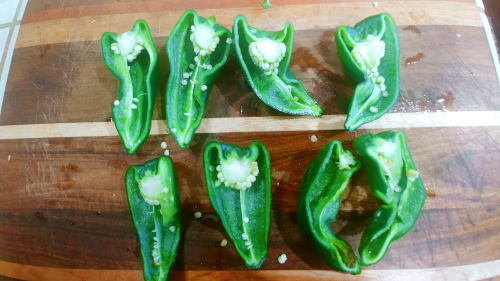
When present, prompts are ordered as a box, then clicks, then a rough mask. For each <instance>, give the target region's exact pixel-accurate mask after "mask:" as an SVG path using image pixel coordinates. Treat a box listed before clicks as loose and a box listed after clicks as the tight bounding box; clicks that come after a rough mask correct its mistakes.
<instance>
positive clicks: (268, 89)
mask: <svg viewBox="0 0 500 281" xmlns="http://www.w3.org/2000/svg"><path fill="white" fill-rule="evenodd" d="M293 33H294V31H293V25H292V24H291V23H290V22H287V23H286V24H285V28H284V29H283V30H281V31H277V32H266V31H262V30H259V29H256V28H254V27H251V26H249V25H248V23H247V21H246V19H245V17H244V16H243V15H238V16H237V17H236V19H235V20H234V24H233V37H234V50H235V52H236V57H237V59H238V62H239V64H240V66H241V69H242V70H243V74H244V76H245V78H246V79H247V81H248V83H249V84H250V86H251V87H252V89H253V90H254V92H255V94H256V95H257V96H258V97H259V98H260V99H261V100H262V101H263V102H264V103H265V104H267V105H268V106H270V107H272V108H274V109H276V110H279V111H281V112H284V113H287V114H292V115H312V116H321V114H322V113H323V109H322V108H321V107H319V106H318V104H317V103H316V101H315V100H314V99H313V98H311V96H310V95H309V94H308V93H307V91H306V89H304V86H302V84H301V83H300V81H299V80H298V79H297V78H295V76H294V75H293V73H292V72H291V71H290V68H289V64H290V58H291V56H292V45H293Z"/></svg>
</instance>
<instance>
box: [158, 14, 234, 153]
mask: <svg viewBox="0 0 500 281" xmlns="http://www.w3.org/2000/svg"><path fill="white" fill-rule="evenodd" d="M231 44H232V38H231V32H230V31H229V30H228V29H227V28H225V27H223V26H221V25H218V24H215V17H213V16H212V17H210V18H208V19H205V18H202V17H200V16H198V15H197V14H196V12H195V11H192V10H188V11H186V12H185V13H184V14H183V15H182V17H181V18H180V19H179V22H177V24H176V25H175V27H174V29H173V30H172V32H171V33H170V35H169V36H168V40H167V54H168V60H169V63H170V75H169V77H168V84H167V93H166V106H167V108H166V113H167V125H168V129H169V131H170V134H172V136H173V137H174V139H175V141H176V142H177V143H178V144H179V146H180V147H181V148H186V147H187V145H188V144H189V143H190V142H191V140H192V138H193V135H194V133H195V131H196V129H198V127H199V126H200V123H201V119H202V118H203V114H204V113H205V107H206V103H207V100H208V96H209V93H210V91H211V89H212V87H213V85H214V84H215V80H216V79H217V77H218V76H219V73H220V71H221V70H222V67H223V66H224V64H225V63H226V61H227V57H228V56H229V51H230V50H231Z"/></svg>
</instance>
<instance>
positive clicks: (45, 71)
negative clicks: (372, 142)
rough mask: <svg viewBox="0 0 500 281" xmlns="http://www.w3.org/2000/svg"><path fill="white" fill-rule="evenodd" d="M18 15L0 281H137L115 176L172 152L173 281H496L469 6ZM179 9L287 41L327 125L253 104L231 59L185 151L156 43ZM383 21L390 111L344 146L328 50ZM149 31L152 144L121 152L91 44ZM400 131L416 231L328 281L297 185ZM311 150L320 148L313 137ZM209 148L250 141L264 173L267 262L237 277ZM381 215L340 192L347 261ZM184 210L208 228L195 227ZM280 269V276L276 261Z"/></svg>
mask: <svg viewBox="0 0 500 281" xmlns="http://www.w3.org/2000/svg"><path fill="white" fill-rule="evenodd" d="M262 2H263V1H243V0H231V1H229V0H219V1H203V0H194V1H181V0H175V1H141V2H139V1H132V0H130V1H112V0H101V1H62V2H60V1H55V0H53V1H43V2H42V1H30V2H29V3H28V6H27V8H26V12H25V15H24V18H23V21H22V24H21V28H20V31H19V36H18V39H17V43H16V49H15V51H14V56H13V60H12V66H11V69H10V74H9V80H8V83H7V88H6V92H5V99H4V102H3V108H2V111H1V115H0V171H1V174H0V192H1V194H2V196H1V197H0V275H3V276H6V277H5V280H12V279H10V278H16V279H26V280H141V279H142V263H141V258H140V255H139V245H138V242H137V236H136V233H135V230H134V227H133V224H132V220H131V216H130V212H129V209H128V204H127V198H126V193H125V187H124V180H123V177H124V175H125V172H126V170H127V168H128V167H129V166H131V165H134V164H141V163H143V162H145V161H147V160H150V159H153V158H155V157H158V156H159V155H161V154H162V153H163V151H164V150H163V149H162V148H161V147H160V143H161V142H163V141H165V142H166V143H167V144H168V149H169V151H170V156H171V158H172V160H173V161H174V163H175V168H176V170H177V173H178V176H179V190H180V194H181V201H182V238H181V244H180V247H179V252H178V257H177V260H176V263H175V270H174V272H172V274H171V280H235V279H239V280H257V279H262V280H276V279H278V278H287V277H288V278H290V277H293V278H298V279H300V280H327V279H328V280H330V279H332V278H338V279H348V280H372V279H377V280H378V279H388V280H389V279H391V280H403V279H405V278H406V279H412V280H414V279H422V280H430V279H441V280H462V279H469V280H476V279H481V278H490V277H494V276H499V275H500V235H499V231H500V192H499V191H500V173H499V172H498V170H499V168H498V167H499V164H500V141H499V140H500V127H499V126H500V86H499V82H498V79H497V76H496V72H495V69H494V65H493V59H492V56H491V52H490V49H489V46H488V43H487V40H486V36H485V32H484V28H483V24H482V22H481V19H480V14H479V12H478V9H477V6H476V4H475V3H474V1H473V0H451V1H440V0H425V1H403V0H400V1H395V0H394V1H392V0H387V1H378V6H375V5H374V2H371V1H340V0H331V1H328V0H290V1H287V0H271V3H272V4H273V7H271V8H269V9H263V8H262V6H261V5H262ZM186 9H195V10H196V11H197V12H198V13H199V14H200V15H201V16H204V17H208V16H210V15H214V16H216V18H217V23H219V24H222V25H224V26H226V27H228V28H230V29H231V27H232V22H233V20H234V18H235V16H236V15H237V14H240V13H241V14H244V15H245V16H246V17H247V19H248V22H249V24H250V25H252V26H255V27H257V28H259V29H264V30H269V31H274V30H279V29H282V28H283V26H284V24H285V22H286V21H291V22H292V23H293V24H294V26H295V29H296V33H295V40H294V46H293V49H294V52H293V54H292V60H291V64H290V66H291V70H292V72H293V73H294V74H295V75H296V76H297V78H299V79H300V80H301V81H302V83H303V84H304V86H305V87H306V89H307V90H308V91H309V92H310V94H311V96H312V97H314V98H315V99H316V100H317V101H318V103H319V105H320V106H322V107H323V109H324V114H325V115H324V116H323V117H321V118H313V117H292V116H286V115H284V114H281V113H279V112H277V111H274V110H272V109H270V108H269V107H267V106H266V105H264V104H263V103H262V102H260V100H259V99H258V98H257V97H256V96H255V94H254V93H253V91H252V90H251V88H250V86H249V85H248V83H247V82H246V81H245V79H244V78H243V75H242V73H241V70H240V68H239V66H238V63H237V61H236V59H235V56H234V54H233V53H232V54H231V56H230V58H229V60H228V63H227V65H226V66H225V68H224V70H223V71H222V73H221V75H220V77H219V79H218V81H217V83H216V85H215V87H214V89H213V90H212V92H211V95H210V98H209V101H208V106H207V110H206V113H205V119H204V121H203V122H202V125H201V127H200V128H199V130H198V134H196V135H195V137H194V139H193V141H192V143H191V144H190V145H189V147H188V149H186V150H181V149H180V148H179V147H178V146H177V144H176V143H175V141H174V140H173V138H172V137H171V136H169V135H168V134H167V133H166V124H165V121H164V119H165V109H164V108H165V98H164V93H165V89H166V82H167V77H168V73H169V66H168V60H167V54H166V52H165V42H166V39H167V37H168V35H169V33H170V31H171V30H172V28H173V27H174V25H175V23H176V22H177V20H178V19H179V17H180V16H181V14H182V13H183V12H184V11H185V10H186ZM381 12H387V13H389V14H391V15H392V16H393V18H394V20H395V22H396V24H397V26H398V31H399V36H400V41H401V94H400V97H399V100H398V102H397V103H396V105H395V106H394V107H393V109H392V110H391V112H390V113H388V114H386V115H385V116H384V117H383V118H381V119H379V120H377V121H375V122H372V123H370V124H367V125H365V126H364V127H362V128H361V129H359V130H358V131H357V132H356V133H350V132H347V131H345V130H344V129H343V122H344V120H345V112H346V110H347V106H348V103H349V100H350V98H351V97H352V94H353V92H354V84H353V82H352V81H350V80H349V79H348V78H347V77H346V76H345V74H344V72H343V70H342V68H341V65H340V61H339V58H338V53H337V50H336V44H335V40H334V34H335V30H336V29H337V28H338V26H340V25H350V26H352V25H354V24H355V23H357V22H358V21H360V20H362V19H363V18H365V17H368V16H370V15H374V14H378V13H381ZM140 18H142V19H144V20H146V21H147V22H148V23H149V26H150V28H151V32H152V35H153V37H154V39H155V43H156V46H157V48H158V50H159V57H160V75H161V82H160V91H159V94H158V98H157V100H156V108H155V113H154V119H155V121H153V128H152V132H151V136H150V137H149V138H148V140H147V141H146V143H145V144H144V145H143V146H142V147H141V148H140V149H139V150H138V151H137V152H136V153H135V154H134V155H127V154H126V153H125V151H124V149H123V147H122V144H121V141H120V139H119V137H118V136H117V133H116V130H115V129H114V125H113V123H111V122H110V118H111V106H112V103H113V101H114V100H115V99H116V95H117V94H116V89H117V85H118V82H117V81H116V80H115V79H114V78H113V76H112V75H111V73H110V72H109V71H108V70H107V69H106V67H105V66H104V63H103V60H102V56H101V47H100V37H101V35H102V33H103V32H105V31H113V32H117V33H123V32H125V31H127V30H129V29H130V28H131V27H132V25H133V24H134V22H135V21H136V20H137V19H140ZM388 129H393V130H399V129H401V130H404V131H405V133H406V135H407V138H408V146H409V148H410V150H411V152H412V155H413V158H414V160H415V163H416V165H417V167H418V169H419V170H420V172H421V175H422V179H423V181H424V184H425V186H426V188H427V189H428V198H427V201H426V202H425V205H424V208H423V211H422V214H421V216H420V218H419V220H418V222H417V224H416V225H415V227H414V228H413V229H412V231H411V232H410V233H408V234H407V235H406V236H405V237H403V238H402V239H400V240H399V241H397V242H395V243H393V244H392V245H391V247H390V248H389V251H388V252H387V254H386V256H385V258H384V259H383V260H382V261H381V262H379V263H378V264H376V265H373V266H371V267H368V268H364V269H363V273H362V274H361V275H359V276H351V275H346V274H342V273H338V272H335V271H332V270H329V269H328V268H327V267H326V266H325V265H324V264H323V263H322V262H321V260H320V259H319V258H318V256H317V255H316V254H315V252H314V251H313V249H311V248H310V247H309V246H308V245H307V244H306V242H305V241H304V239H303V238H302V236H301V234H300V233H299V229H298V226H297V221H296V204H297V199H298V194H299V188H300V184H301V181H302V176H303V174H304V172H305V169H306V167H307V165H308V164H309V162H310V161H311V160H312V158H313V157H314V155H315V154H316V153H317V152H318V151H319V149H320V148H321V147H322V146H323V145H324V144H326V143H327V142H328V141H330V140H334V139H337V140H340V141H342V142H343V145H344V147H345V148H347V149H349V150H351V151H353V149H352V143H353V140H354V139H355V138H356V137H357V136H360V135H362V134H365V133H368V132H380V131H383V130H388ZM312 135H316V137H317V138H318V141H317V142H311V140H310V137H311V136H312ZM211 139H219V140H221V141H225V142H229V143H234V144H238V145H242V146H246V145H248V144H249V143H250V142H251V141H252V140H260V141H262V142H263V143H264V144H265V145H266V146H267V147H268V149H269V152H270V155H271V166H272V179H273V181H272V200H273V203H272V213H271V216H272V225H271V231H270V241H269V253H268V257H267V260H266V261H265V262H264V264H263V265H262V267H261V269H260V270H248V269H247V268H246V267H245V265H244V263H243V262H242V260H241V258H240V257H239V256H238V254H237V253H236V250H235V248H234V245H233V244H232V243H229V244H228V245H227V246H226V247H221V246H220V245H219V244H220V241H221V240H222V239H224V238H225V239H229V238H228V236H227V234H226V232H225V231H224V229H223V227H222V224H221V222H220V220H219V218H218V217H217V215H216V214H215V213H214V210H213V208H212V207H211V205H210V202H209V199H208V196H207V191H206V186H205V182H204V174H203V169H202V151H203V147H204V145H205V144H206V143H207V142H208V141H209V140H211ZM379 207H380V203H379V201H378V200H377V199H376V198H375V197H374V196H373V194H372V193H371V191H370V188H369V186H368V183H367V180H366V177H365V176H364V174H363V173H362V172H358V173H357V174H355V176H354V178H353V179H352V181H351V185H350V187H349V189H348V191H347V192H346V193H345V194H344V196H343V200H342V204H341V207H340V212H339V216H338V220H337V222H336V223H334V224H333V228H334V230H335V232H336V233H337V234H338V236H339V237H341V238H342V239H345V240H346V241H347V242H349V243H350V244H351V245H352V246H353V247H354V248H355V250H357V248H358V245H359V239H360V237H361V234H362V232H363V231H364V229H365V228H366V226H367V224H368V222H369V219H370V217H371V216H372V215H373V213H374V211H375V210H376V209H378V208H379ZM196 211H200V212H202V213H203V217H202V218H200V219H196V218H194V216H193V214H194V212H196ZM281 254H286V255H287V257H288V260H287V262H286V263H285V264H279V263H278V260H277V259H278V256H279V255H281Z"/></svg>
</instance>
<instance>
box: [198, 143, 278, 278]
mask: <svg viewBox="0 0 500 281" xmlns="http://www.w3.org/2000/svg"><path fill="white" fill-rule="evenodd" d="M203 163H204V167H205V179H206V183H207V189H208V196H209V197H210V202H211V203H212V206H213V207H214V209H215V211H216V212H217V214H218V215H219V216H220V218H221V221H222V225H223V226H224V228H225V229H226V231H227V233H228V235H229V237H230V238H231V240H232V241H233V243H234V245H235V246H236V250H237V251H238V253H239V254H240V256H241V257H242V258H243V260H244V261H245V263H246V265H247V267H248V268H259V267H260V266H261V264H262V263H263V262H264V260H265V259H266V256H267V241H268V237H269V229H270V226H271V219H270V215H271V166H270V160H269V153H268V151H267V148H266V147H265V146H264V145H263V144H262V143H261V142H259V141H253V142H252V143H250V147H245V148H241V147H238V146H235V145H231V144H226V143H223V142H218V141H215V140H213V141H210V142H209V143H208V144H207V145H206V146H205V150H204V153H203Z"/></svg>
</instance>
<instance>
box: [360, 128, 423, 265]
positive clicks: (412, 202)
mask: <svg viewBox="0 0 500 281" xmlns="http://www.w3.org/2000/svg"><path fill="white" fill-rule="evenodd" d="M354 150H355V151H356V152H357V153H358V154H359V155H360V156H361V161H362V163H363V170H364V171H365V173H366V175H367V177H368V182H369V183H370V186H371V188H372V191H373V193H374V194H375V196H376V197H378V198H379V199H380V200H382V202H383V203H384V205H383V206H382V207H381V208H380V209H379V210H377V211H376V212H375V215H374V216H373V218H372V220H371V221H370V225H369V226H368V228H367V229H366V230H365V232H364V233H363V236H362V237H361V243H360V246H359V253H360V256H361V264H362V265H364V266H367V265H372V264H375V263H377V262H379V261H380V260H382V258H383V257H384V255H385V253H386V251H387V249H388V248H389V245H390V244H391V243H392V242H394V241H396V240H398V239H399V238H401V237H403V236H404V235H405V234H406V233H408V232H409V231H410V229H411V228H412V227H413V225H415V223H416V222H417V219H418V216H419V215H420V211H421V209H422V206H423V205H424V201H425V197H426V194H425V188H424V185H423V183H422V179H421V178H420V175H419V172H418V171H417V168H416V167H415V163H413V159H412V158H411V154H410V151H409V150H408V147H407V145H406V137H405V134H404V133H403V131H397V132H393V131H386V132H382V133H379V134H375V135H374V134H368V135H363V136H360V137H358V138H357V139H356V140H355V141H354Z"/></svg>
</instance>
